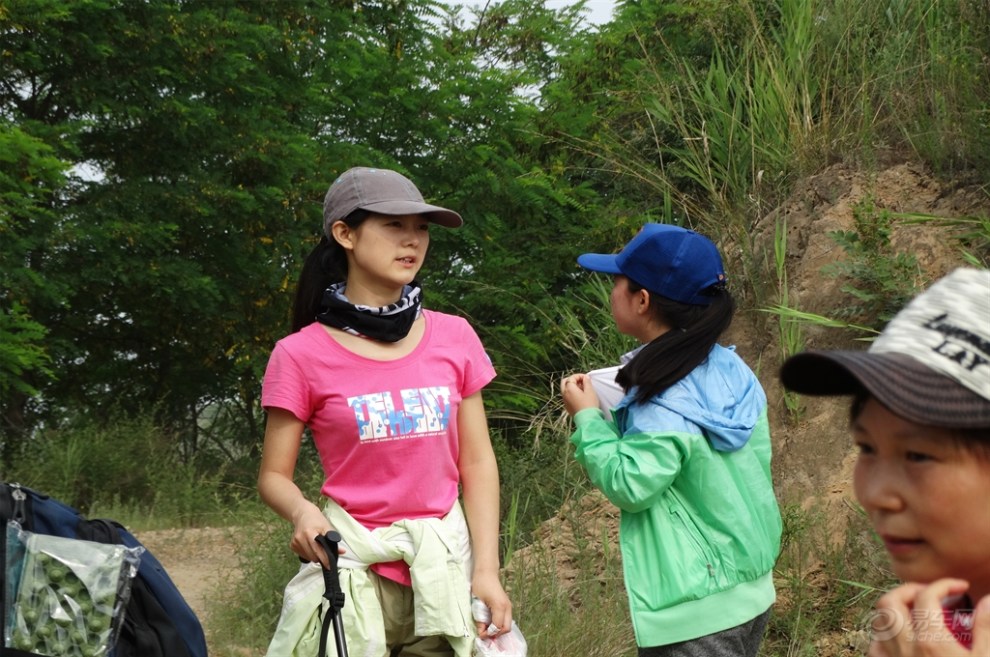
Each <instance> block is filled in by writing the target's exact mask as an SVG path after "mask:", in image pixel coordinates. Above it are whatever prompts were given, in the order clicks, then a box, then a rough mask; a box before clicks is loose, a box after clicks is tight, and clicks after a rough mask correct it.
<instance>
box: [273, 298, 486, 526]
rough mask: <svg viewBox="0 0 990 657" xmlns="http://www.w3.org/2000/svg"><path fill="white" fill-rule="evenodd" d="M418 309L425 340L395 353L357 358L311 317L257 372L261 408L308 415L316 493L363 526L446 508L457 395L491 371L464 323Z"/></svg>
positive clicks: (477, 386) (450, 500) (452, 482)
mask: <svg viewBox="0 0 990 657" xmlns="http://www.w3.org/2000/svg"><path fill="white" fill-rule="evenodd" d="M423 316H424V318H425V320H426V328H425V332H424V334H423V338H422V340H421V341H420V343H419V344H418V345H417V346H416V348H415V349H414V350H413V351H412V353H410V354H408V355H407V356H404V357H402V358H399V359H396V360H390V361H378V360H372V359H369V358H364V357H362V356H358V355H356V354H354V353H352V352H350V351H348V350H347V349H345V348H344V347H342V346H341V345H340V344H339V343H338V342H337V341H336V340H334V339H333V338H332V337H331V336H330V335H329V334H328V333H327V331H326V329H325V328H324V327H323V325H322V324H319V323H313V324H310V325H309V326H307V327H305V328H303V329H302V330H300V331H298V332H296V333H293V334H292V335H289V336H287V337H285V338H283V339H282V340H280V341H279V342H278V343H277V344H276V345H275V349H274V350H273V351H272V355H271V358H270V359H269V361H268V368H267V370H266V372H265V379H264V384H263V386H262V394H261V403H262V406H264V407H265V408H266V409H268V408H282V409H285V410H288V411H290V412H291V413H292V414H293V415H295V416H296V417H297V418H299V419H300V420H302V421H303V422H305V423H306V425H307V426H308V427H309V428H310V430H311V431H312V433H313V439H314V442H315V444H316V448H317V450H318V452H319V454H320V460H321V461H322V464H323V471H324V473H325V474H326V480H325V481H324V483H323V487H322V492H323V494H324V495H326V496H328V497H330V498H332V499H333V500H334V501H336V502H337V503H338V504H339V505H340V506H341V507H342V508H343V509H344V510H345V511H347V512H348V513H349V514H350V515H351V516H353V517H354V518H355V519H356V520H357V521H358V522H360V523H361V524H362V525H364V526H365V527H367V528H369V529H375V528H377V527H384V526H387V525H390V524H392V523H393V522H395V521H397V520H403V519H407V518H440V517H443V516H444V515H446V514H447V512H448V511H450V509H451V507H452V506H453V505H454V502H455V501H456V500H457V495H458V481H459V474H458V469H457V462H458V454H459V444H458V432H457V411H458V408H459V406H460V402H461V400H462V399H463V398H465V397H468V396H470V395H472V394H474V393H476V392H478V391H479V390H481V389H482V388H483V387H485V386H486V385H487V384H488V383H489V382H490V381H491V380H492V379H493V378H494V377H495V369H494V368H493V367H492V364H491V360H490V359H489V358H488V355H487V353H485V350H484V347H483V346H482V344H481V341H480V340H479V339H478V336H477V334H476V333H475V332H474V329H473V328H471V326H470V325H469V324H468V323H467V321H465V320H464V319H463V318H460V317H456V316H453V315H446V314H443V313H438V312H433V311H429V310H424V311H423Z"/></svg>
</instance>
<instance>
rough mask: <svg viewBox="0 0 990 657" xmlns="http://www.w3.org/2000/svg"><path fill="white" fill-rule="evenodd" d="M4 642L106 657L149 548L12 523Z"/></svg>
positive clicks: (64, 656)
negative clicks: (45, 531)
mask: <svg viewBox="0 0 990 657" xmlns="http://www.w3.org/2000/svg"><path fill="white" fill-rule="evenodd" d="M6 541H7V562H6V564H4V567H5V568H6V573H7V590H6V591H5V592H4V595H5V596H6V609H7V618H6V619H4V646H6V647H8V648H17V649H19V650H24V651H28V652H33V653H35V654H37V655H45V656H49V657H103V656H105V655H107V654H109V652H110V649H111V648H112V647H113V645H114V643H115V641H116V638H117V633H118V631H119V628H120V625H121V622H122V621H123V616H124V609H125V608H126V606H127V600H128V599H129V597H130V590H131V582H132V581H133V579H134V576H135V575H136V574H137V568H138V564H139V563H140V558H141V554H142V553H143V552H144V548H143V547H135V548H129V547H127V546H124V545H109V544H105V543H97V542H94V541H84V540H79V539H72V538H62V537H59V536H48V535H45V534H34V533H32V532H28V531H24V530H23V529H21V527H20V526H19V525H18V524H17V523H16V522H12V523H8V525H7V536H6Z"/></svg>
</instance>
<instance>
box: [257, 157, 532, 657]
mask: <svg viewBox="0 0 990 657" xmlns="http://www.w3.org/2000/svg"><path fill="white" fill-rule="evenodd" d="M462 223H463V220H462V219H461V216H460V215H459V214H458V213H457V212H454V211H453V210H448V209H447V208H443V207H440V206H438V205H433V204H430V203H427V202H426V201H425V200H424V199H423V196H422V194H421V193H420V192H419V190H418V189H417V188H416V186H415V185H414V184H413V182H412V181H411V180H409V178H407V177H406V176H404V175H402V174H400V173H399V172H397V171H392V170H389V169H377V168H369V167H355V168H353V169H348V170H347V171H345V172H344V173H343V174H341V175H340V177H338V178H337V179H336V180H335V181H334V182H333V184H332V185H330V188H329V189H328V190H327V193H326V197H325V199H324V203H323V233H324V234H323V237H322V239H321V241H320V244H319V245H318V246H317V247H316V248H315V249H314V250H313V252H312V253H311V254H310V256H309V257H308V258H307V260H306V262H305V263H304V265H303V271H302V274H301V275H300V278H299V282H298V285H297V288H296V301H295V306H294V309H293V326H292V333H291V334H290V335H288V336H286V337H284V338H282V339H281V340H279V341H278V343H277V344H276V345H275V348H274V349H273V351H272V354H271V356H270V358H269V361H268V365H267V368H266V371H265V376H264V381H263V385H262V395H261V402H262V406H263V407H264V408H265V410H266V412H267V415H268V418H267V424H266V430H265V441H264V447H263V452H262V461H261V466H260V468H259V475H258V490H259V493H260V495H261V497H262V499H263V500H264V501H265V502H266V503H267V504H268V505H269V506H270V507H271V508H272V509H273V510H274V511H276V512H277V513H278V514H279V515H280V516H282V517H283V518H285V519H286V520H288V521H289V522H291V523H292V526H293V534H292V539H291V543H290V547H291V549H292V551H293V552H295V553H296V554H297V555H298V556H299V558H300V559H302V560H303V561H305V562H306V563H304V564H303V566H302V567H301V569H300V571H299V573H298V574H297V575H296V577H295V578H293V580H292V581H291V582H289V584H288V585H287V586H286V589H285V595H284V597H283V607H282V613H281V616H280V618H279V623H278V627H277V628H276V631H275V634H274V636H273V638H272V640H271V643H270V645H269V648H268V653H267V654H268V655H269V657H315V656H316V655H317V653H318V649H319V645H318V644H319V641H320V638H321V635H320V629H321V622H320V615H321V603H322V602H323V598H322V594H323V592H324V586H323V577H322V571H321V568H320V565H321V564H322V565H327V563H328V559H327V555H325V554H324V553H323V552H322V550H321V549H320V548H319V546H318V544H317V540H316V539H317V537H321V536H322V535H324V534H326V533H327V532H328V531H330V530H331V529H332V530H335V531H337V532H338V533H339V534H340V536H341V541H340V543H339V546H340V559H339V561H338V562H337V565H338V566H339V572H340V584H341V589H342V590H343V591H344V593H345V604H344V607H343V609H342V612H341V615H342V620H343V623H342V625H343V628H344V633H345V634H346V638H347V641H346V642H347V644H348V645H349V646H350V649H351V652H352V653H353V654H359V655H374V656H375V657H379V656H380V657H470V653H471V650H472V648H473V646H474V644H475V641H476V640H493V639H495V638H496V637H500V636H502V635H504V634H506V633H508V632H510V631H511V630H512V629H513V626H512V605H511V603H510V601H509V598H508V596H507V595H506V593H505V591H504V589H503V587H502V584H501V582H500V579H499V556H498V537H499V475H498V467H497V464H496V462H495V454H494V451H493V449H492V445H491V440H490V438H489V433H488V423H487V419H486V416H485V409H484V405H483V402H482V397H481V394H482V389H483V388H484V387H485V386H486V385H487V384H488V383H489V382H490V381H491V380H492V379H493V378H494V377H495V369H494V368H493V366H492V363H491V360H490V359H489V357H488V355H487V353H486V351H485V349H484V346H483V345H482V343H481V341H480V340H479V338H478V336H477V334H476V333H475V331H474V329H473V328H472V327H471V326H470V325H469V324H468V322H467V321H465V320H464V319H463V318H461V317H457V316H454V315H448V314H445V313H440V312H436V311H433V310H429V309H427V308H424V307H423V291H422V289H421V287H420V285H419V283H418V282H417V280H416V277H417V275H418V273H419V271H420V269H421V268H422V266H423V263H424V260H425V257H426V253H427V249H428V247H429V243H430V228H431V226H432V225H433V224H436V225H440V226H444V227H447V228H456V227H458V226H460V225H461V224H462ZM306 429H308V430H309V433H310V434H311V435H312V439H313V443H314V445H315V446H316V450H317V452H318V454H319V458H320V462H321V465H322V467H323V474H324V480H323V484H322V487H321V493H322V499H321V504H320V505H317V504H314V503H313V502H312V501H310V500H309V499H308V498H307V497H306V496H305V495H304V494H303V492H302V491H301V490H300V488H299V486H298V485H297V484H296V483H295V481H294V475H295V469H296V462H297V459H298V457H299V453H300V449H301V446H302V440H303V436H304V430H306ZM321 507H322V508H321ZM472 597H473V598H475V599H476V600H477V602H475V603H474V604H475V606H476V605H477V604H478V603H480V604H481V605H483V606H484V607H487V609H488V611H490V621H488V622H480V621H478V620H477V619H474V618H473V601H472Z"/></svg>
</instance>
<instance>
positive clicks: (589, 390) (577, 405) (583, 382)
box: [560, 374, 598, 417]
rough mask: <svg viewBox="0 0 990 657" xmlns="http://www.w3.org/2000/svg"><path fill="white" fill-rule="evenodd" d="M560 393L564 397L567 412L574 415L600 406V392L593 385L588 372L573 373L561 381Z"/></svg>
mask: <svg viewBox="0 0 990 657" xmlns="http://www.w3.org/2000/svg"><path fill="white" fill-rule="evenodd" d="M560 394H561V396H562V397H563V398H564V408H565V409H566V410H567V414H568V415H570V416H571V417H574V414H575V413H577V412H578V411H583V410H584V409H586V408H598V393H596V392H595V389H594V388H593V387H591V377H590V376H588V375H587V374H572V375H570V376H568V377H566V378H565V379H564V380H563V381H561V382H560Z"/></svg>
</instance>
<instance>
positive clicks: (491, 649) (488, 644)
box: [474, 621, 526, 657]
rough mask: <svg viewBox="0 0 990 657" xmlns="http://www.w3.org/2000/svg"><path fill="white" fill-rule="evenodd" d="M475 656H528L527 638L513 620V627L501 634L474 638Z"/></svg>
mask: <svg viewBox="0 0 990 657" xmlns="http://www.w3.org/2000/svg"><path fill="white" fill-rule="evenodd" d="M474 655H475V657H526V638H525V637H524V636H523V634H522V631H521V630H520V629H519V626H518V625H516V621H512V629H511V630H510V631H508V632H506V633H505V634H500V635H499V636H497V637H495V638H494V639H482V638H481V637H480V636H479V637H477V638H476V639H475V640H474Z"/></svg>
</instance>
